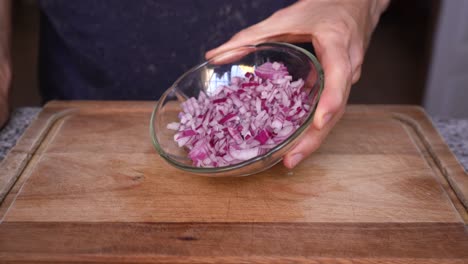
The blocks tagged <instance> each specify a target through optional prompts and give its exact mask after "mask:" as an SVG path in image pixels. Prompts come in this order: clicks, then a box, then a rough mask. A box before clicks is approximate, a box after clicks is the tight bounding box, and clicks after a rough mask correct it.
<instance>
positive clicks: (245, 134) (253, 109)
mask: <svg viewBox="0 0 468 264" xmlns="http://www.w3.org/2000/svg"><path fill="white" fill-rule="evenodd" d="M303 86H304V81H303V80H302V79H298V80H296V81H292V77H291V76H290V75H289V73H288V70H287V68H286V66H284V64H282V63H278V62H273V63H271V62H266V63H264V64H262V65H261V66H259V67H257V68H256V69H255V74H254V73H250V72H249V73H246V74H245V77H240V76H236V77H232V78H231V85H229V86H226V85H222V86H219V87H217V88H216V89H215V91H214V92H210V93H209V94H208V95H207V94H205V93H203V92H202V93H200V95H199V96H198V99H196V98H194V97H192V98H189V99H187V100H186V101H185V102H183V103H182V104H181V107H182V112H181V113H179V120H180V122H179V123H176V122H174V123H169V124H168V125H167V128H168V129H171V130H175V131H177V132H176V133H175V135H174V140H175V141H176V142H177V144H178V146H179V147H185V148H187V149H188V151H189V154H188V156H189V158H190V159H191V160H192V161H193V164H194V165H195V166H199V167H222V166H228V165H232V164H236V163H239V162H242V161H245V160H249V159H252V158H255V157H257V156H258V155H262V154H265V153H266V152H268V151H269V150H270V149H271V148H273V147H275V146H276V145H278V144H279V143H281V142H282V141H284V140H285V139H287V138H288V137H289V136H291V135H292V134H293V133H294V131H296V129H297V128H298V127H299V126H300V125H301V124H302V122H303V120H304V117H305V116H306V115H307V114H308V113H309V112H310V110H311V106H310V105H309V104H307V103H306V102H307V94H306V92H304V91H302V87H303Z"/></svg>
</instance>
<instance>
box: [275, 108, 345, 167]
mask: <svg viewBox="0 0 468 264" xmlns="http://www.w3.org/2000/svg"><path fill="white" fill-rule="evenodd" d="M342 113H343V112H339V113H338V114H336V115H335V117H334V118H333V119H332V120H331V121H330V123H329V124H330V125H328V126H327V127H326V128H324V129H320V130H319V129H317V128H316V127H314V126H310V127H309V128H308V130H307V131H306V134H305V135H304V138H303V139H302V140H301V141H300V142H299V143H298V144H297V145H296V146H295V147H294V148H293V149H292V150H291V151H289V152H288V153H287V154H286V155H285V156H284V158H283V164H284V166H286V167H287V168H290V169H292V168H294V167H295V166H297V164H299V163H300V162H301V161H302V160H303V159H304V158H305V157H307V156H308V155H309V154H310V153H312V152H315V151H316V150H317V149H318V148H319V147H320V145H321V144H322V142H323V141H324V140H325V138H326V137H327V135H328V134H329V133H330V130H331V129H332V127H333V126H334V125H335V124H336V122H338V120H339V119H340V118H341V116H342Z"/></svg>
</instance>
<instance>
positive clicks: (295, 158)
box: [291, 153, 304, 168]
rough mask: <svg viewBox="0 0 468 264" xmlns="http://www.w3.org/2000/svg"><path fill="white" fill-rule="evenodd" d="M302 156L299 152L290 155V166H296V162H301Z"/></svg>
mask: <svg viewBox="0 0 468 264" xmlns="http://www.w3.org/2000/svg"><path fill="white" fill-rule="evenodd" d="M303 158H304V155H302V154H301V153H297V154H294V155H293V156H292V157H291V167H293V168H294V167H296V165H297V164H299V162H301V160H302V159H303Z"/></svg>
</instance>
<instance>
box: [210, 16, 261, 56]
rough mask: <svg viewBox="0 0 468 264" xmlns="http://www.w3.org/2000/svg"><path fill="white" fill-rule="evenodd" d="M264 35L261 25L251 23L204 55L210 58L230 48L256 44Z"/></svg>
mask: <svg viewBox="0 0 468 264" xmlns="http://www.w3.org/2000/svg"><path fill="white" fill-rule="evenodd" d="M266 36H267V35H266V34H265V30H264V29H262V27H260V26H258V24H256V25H253V26H251V27H249V28H246V29H244V30H242V31H240V32H238V33H237V34H236V35H234V36H233V37H232V38H231V39H230V40H228V41H227V42H226V43H224V44H222V45H221V46H219V47H217V48H215V49H212V50H210V51H208V52H207V53H206V55H205V57H206V58H207V59H210V58H213V57H215V56H217V55H219V54H222V53H224V52H226V51H228V50H232V49H234V48H237V47H240V46H245V45H255V44H258V43H260V42H262V40H263V39H264V38H266Z"/></svg>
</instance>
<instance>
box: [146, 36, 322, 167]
mask: <svg viewBox="0 0 468 264" xmlns="http://www.w3.org/2000/svg"><path fill="white" fill-rule="evenodd" d="M264 46H271V47H275V46H279V47H283V48H284V47H286V48H291V49H294V50H296V51H299V52H301V53H303V54H304V55H306V56H307V57H308V58H309V59H310V61H311V62H312V63H313V65H314V67H315V69H316V71H317V77H318V78H317V81H316V83H315V84H314V86H315V85H317V84H318V85H319V87H318V89H319V90H318V94H317V103H316V104H315V105H314V107H313V109H312V111H311V113H310V115H309V116H308V117H307V119H306V120H305V121H304V123H303V124H302V125H301V126H300V127H299V128H298V129H296V131H294V133H292V134H291V135H290V136H289V137H288V138H286V139H285V140H283V141H282V142H281V143H280V144H278V145H276V146H275V147H273V148H272V149H270V150H269V151H268V152H266V153H265V154H262V155H259V156H256V157H254V158H251V159H248V160H245V161H242V162H239V163H236V164H233V165H229V166H224V167H195V166H189V165H186V164H184V163H181V162H178V161H177V160H175V159H172V158H171V157H170V155H169V154H168V153H167V152H166V151H164V149H163V148H162V147H161V145H160V144H159V141H158V139H157V136H156V130H155V128H154V121H155V119H156V113H157V110H158V109H159V108H160V107H161V106H162V105H161V104H162V101H163V100H161V99H163V98H165V97H166V96H167V94H168V93H169V92H170V91H171V90H173V89H174V87H176V86H177V84H178V83H179V82H180V81H181V80H182V79H183V78H185V77H186V76H187V75H188V74H190V73H192V72H194V71H196V70H198V69H200V68H202V67H204V66H206V65H207V64H209V63H210V62H212V61H214V60H216V59H219V58H220V57H223V56H226V55H229V54H234V53H235V52H238V51H239V50H241V49H246V48H252V49H257V48H260V47H264ZM323 88H324V73H323V68H322V66H321V64H320V62H319V61H318V59H317V58H316V57H315V56H314V55H313V54H312V53H310V52H309V51H307V50H305V49H303V48H301V47H298V46H296V45H293V44H290V43H284V42H263V43H260V44H256V45H244V46H240V47H237V48H234V49H231V50H228V51H226V52H223V53H222V54H219V55H217V56H215V57H213V58H211V59H210V60H206V61H204V62H203V63H200V64H198V65H196V66H194V67H192V68H191V69H190V70H188V71H187V72H185V73H184V74H182V75H181V76H180V77H179V78H178V79H177V80H176V81H175V82H174V83H173V84H172V85H171V86H170V87H169V88H168V89H167V90H166V91H165V92H164V93H163V94H162V95H161V97H160V99H159V100H158V101H157V103H156V105H155V107H154V108H153V111H152V114H151V119H150V136H151V139H152V143H153V146H154V148H155V149H156V151H157V152H158V154H159V155H160V156H161V157H163V158H164V159H165V160H166V161H167V162H168V163H169V164H171V165H172V166H174V167H176V168H178V169H181V170H183V171H188V172H192V173H195V174H216V173H220V172H229V171H233V170H237V169H240V168H242V167H246V166H248V165H251V164H253V163H256V162H257V161H260V160H262V159H265V158H268V157H270V156H272V155H273V154H274V153H276V152H278V151H279V150H281V149H282V148H283V147H284V146H286V145H288V144H289V143H290V142H292V141H294V140H295V139H296V138H297V137H299V136H300V135H302V133H303V132H304V131H305V130H306V129H308V128H309V126H310V125H311V123H312V121H313V119H314V116H315V111H316V109H317V105H318V104H319V102H320V97H321V94H322V91H323Z"/></svg>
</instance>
